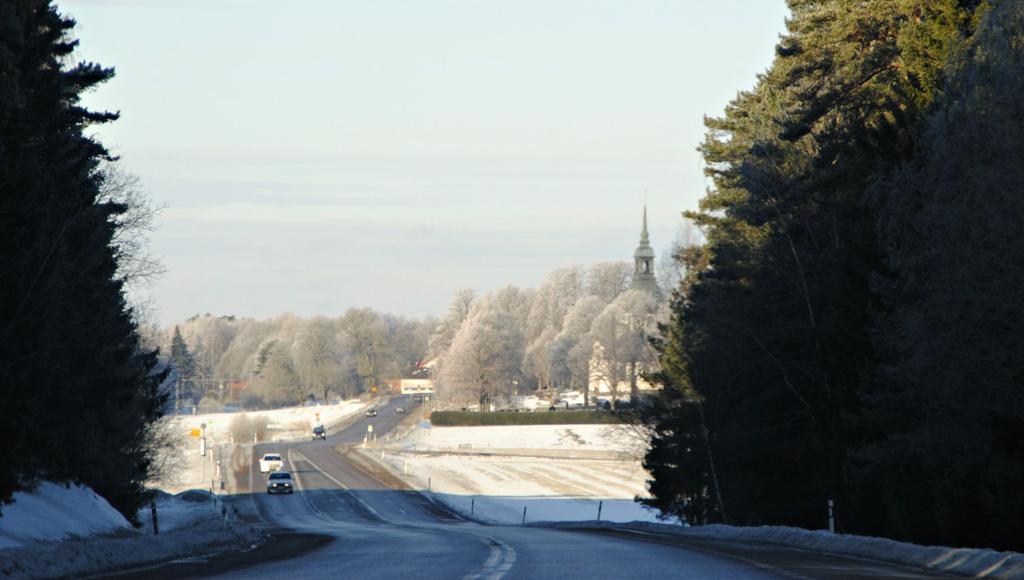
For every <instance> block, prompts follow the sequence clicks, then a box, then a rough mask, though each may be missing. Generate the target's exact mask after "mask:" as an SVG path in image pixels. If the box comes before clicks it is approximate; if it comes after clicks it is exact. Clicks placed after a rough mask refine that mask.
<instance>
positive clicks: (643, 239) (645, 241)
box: [640, 203, 651, 246]
mask: <svg viewBox="0 0 1024 580" xmlns="http://www.w3.org/2000/svg"><path fill="white" fill-rule="evenodd" d="M640 245H641V246H649V245H651V238H650V236H649V235H647V204H646V203H644V229H643V230H642V231H641V232H640Z"/></svg>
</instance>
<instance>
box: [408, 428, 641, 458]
mask: <svg viewBox="0 0 1024 580" xmlns="http://www.w3.org/2000/svg"><path fill="white" fill-rule="evenodd" d="M397 445H398V446H400V447H402V448H403V449H410V450H438V451H444V450H471V451H483V450H488V451H508V450H569V451H599V452H610V453H612V454H613V455H610V456H612V457H614V456H616V455H614V454H624V455H627V456H632V457H636V458H639V457H641V456H642V455H643V453H644V451H646V448H647V440H646V438H645V437H643V436H642V435H641V434H640V433H639V432H637V431H636V430H635V429H633V428H631V427H629V426H625V425H515V426H493V427H433V428H430V429H416V430H415V431H413V432H411V433H410V434H409V436H408V437H406V438H405V439H403V440H401V441H399V442H397Z"/></svg>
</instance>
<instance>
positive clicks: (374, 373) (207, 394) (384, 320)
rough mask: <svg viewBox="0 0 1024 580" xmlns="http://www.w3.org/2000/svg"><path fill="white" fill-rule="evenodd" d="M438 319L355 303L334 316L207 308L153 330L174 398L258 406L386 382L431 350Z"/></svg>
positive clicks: (342, 394)
mask: <svg viewBox="0 0 1024 580" xmlns="http://www.w3.org/2000/svg"><path fill="white" fill-rule="evenodd" d="M433 326H434V321H433V320H432V319H430V318H427V319H424V320H413V319H408V318H405V317H402V316H395V315H392V314H384V313H380V312H377V311H375V310H373V309H370V308H350V309H349V310H347V311H346V312H345V313H344V314H342V315H341V316H339V317H335V318H329V317H324V316H317V317H313V318H301V317H298V316H295V315H291V314H285V315H281V316H277V317H275V318H272V319H269V320H254V319H251V318H238V317H235V316H214V315H211V314H205V315H202V316H199V315H197V316H194V317H192V318H189V319H188V320H185V321H183V322H181V323H179V324H177V325H174V326H172V327H169V328H166V329H157V330H154V331H153V332H154V333H155V334H156V335H157V336H158V338H157V340H158V342H159V343H160V344H161V345H162V348H161V352H164V353H167V363H168V365H169V367H170V368H171V376H170V377H169V381H168V386H167V391H168V393H169V394H170V395H171V404H172V405H173V406H177V407H178V408H183V407H192V406H197V407H199V408H200V409H214V408H220V407H223V406H224V405H235V406H241V407H244V408H246V409H260V408H272V407H280V406H285V405H296V404H300V403H303V402H305V401H310V400H315V401H329V400H334V399H337V398H345V399H347V398H353V397H356V396H358V395H359V394H361V393H365V392H370V391H371V390H372V389H374V388H386V383H387V381H389V380H392V379H396V378H400V377H402V376H408V375H409V374H410V373H411V372H412V371H413V370H414V369H415V368H416V365H417V363H419V362H421V361H423V360H424V359H425V358H426V357H427V340H428V336H429V333H430V331H431V329H432V328H433ZM175 399H177V404H176V405H175V403H174V400H175Z"/></svg>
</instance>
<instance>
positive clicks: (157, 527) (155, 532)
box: [149, 499, 160, 536]
mask: <svg viewBox="0 0 1024 580" xmlns="http://www.w3.org/2000/svg"><path fill="white" fill-rule="evenodd" d="M149 517H150V519H151V520H153V535H154V536H159V535H160V525H159V524H157V523H156V500H155V499H154V500H152V501H150V502H149Z"/></svg>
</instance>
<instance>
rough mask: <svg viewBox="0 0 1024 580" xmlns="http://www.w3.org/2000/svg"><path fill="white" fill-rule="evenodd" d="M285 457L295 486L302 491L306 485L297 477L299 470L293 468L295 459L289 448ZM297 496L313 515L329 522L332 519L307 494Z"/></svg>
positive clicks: (332, 519)
mask: <svg viewBox="0 0 1024 580" xmlns="http://www.w3.org/2000/svg"><path fill="white" fill-rule="evenodd" d="M300 455H301V454H300ZM286 458H287V459H288V464H289V465H290V466H291V470H292V475H293V476H294V479H295V487H297V488H299V491H303V490H304V489H305V487H306V486H305V485H304V484H303V483H302V479H301V478H300V477H299V470H297V469H295V459H294V458H293V457H292V449H291V448H289V449H288V452H287V453H286ZM307 461H308V460H307ZM299 496H300V497H302V501H303V503H305V504H306V506H307V507H309V510H310V511H311V512H313V513H314V514H315V515H317V516H319V517H321V518H323V519H325V520H327V521H330V522H333V521H334V518H332V517H331V516H330V515H328V514H327V512H324V511H323V510H321V509H320V508H318V507H316V506H315V505H313V500H311V499H309V496H308V495H307V494H305V493H300V494H299Z"/></svg>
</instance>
